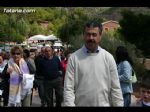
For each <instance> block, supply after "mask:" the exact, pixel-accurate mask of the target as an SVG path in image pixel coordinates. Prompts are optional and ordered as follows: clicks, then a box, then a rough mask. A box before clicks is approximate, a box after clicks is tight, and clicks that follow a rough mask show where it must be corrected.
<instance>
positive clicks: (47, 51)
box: [45, 47, 53, 57]
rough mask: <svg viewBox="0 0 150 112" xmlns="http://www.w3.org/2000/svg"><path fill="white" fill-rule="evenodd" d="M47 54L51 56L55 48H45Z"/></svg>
mask: <svg viewBox="0 0 150 112" xmlns="http://www.w3.org/2000/svg"><path fill="white" fill-rule="evenodd" d="M45 55H46V56H47V57H51V56H52V55H53V50H52V48H50V47H47V48H45Z"/></svg>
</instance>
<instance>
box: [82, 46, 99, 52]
mask: <svg viewBox="0 0 150 112" xmlns="http://www.w3.org/2000/svg"><path fill="white" fill-rule="evenodd" d="M100 49H101V47H100V46H98V47H97V49H96V51H95V52H94V53H99V52H100ZM83 51H84V52H85V53H87V54H88V53H91V51H89V50H88V49H87V48H86V46H85V45H84V46H83Z"/></svg>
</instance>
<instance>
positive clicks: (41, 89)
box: [36, 79, 46, 106]
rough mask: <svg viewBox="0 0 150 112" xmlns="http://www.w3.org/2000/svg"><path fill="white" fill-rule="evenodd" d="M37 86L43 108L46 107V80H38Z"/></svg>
mask: <svg viewBox="0 0 150 112" xmlns="http://www.w3.org/2000/svg"><path fill="white" fill-rule="evenodd" d="M36 85H37V88H38V94H39V97H40V99H41V106H45V105H46V101H45V93H44V79H36Z"/></svg>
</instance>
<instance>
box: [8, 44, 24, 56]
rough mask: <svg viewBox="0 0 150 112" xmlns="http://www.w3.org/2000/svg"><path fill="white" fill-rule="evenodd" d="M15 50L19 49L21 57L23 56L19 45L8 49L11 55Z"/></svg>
mask: <svg viewBox="0 0 150 112" xmlns="http://www.w3.org/2000/svg"><path fill="white" fill-rule="evenodd" d="M16 50H19V51H20V55H21V57H23V49H22V48H21V47H20V46H13V47H12V48H11V51H10V53H11V55H13V54H14V53H15V51H16Z"/></svg>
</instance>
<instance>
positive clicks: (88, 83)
mask: <svg viewBox="0 0 150 112" xmlns="http://www.w3.org/2000/svg"><path fill="white" fill-rule="evenodd" d="M101 34H102V25H101V24H99V23H98V22H89V23H87V24H86V25H85V28H84V41H85V44H84V45H83V47H82V48H80V49H79V50H77V51H76V52H74V53H73V54H72V55H71V56H70V58H69V60H68V65H67V71H66V75H65V82H64V106H123V97H122V92H121V88H120V82H119V78H118V72H117V67H116V63H115V60H114V58H113V56H112V55H111V54H110V53H109V52H107V51H106V50H104V49H102V48H101V47H100V46H99V43H100V41H101Z"/></svg>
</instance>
